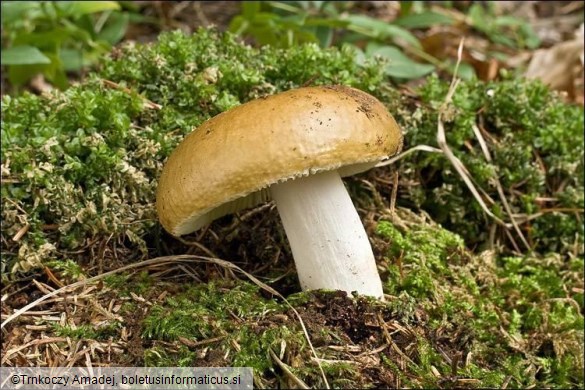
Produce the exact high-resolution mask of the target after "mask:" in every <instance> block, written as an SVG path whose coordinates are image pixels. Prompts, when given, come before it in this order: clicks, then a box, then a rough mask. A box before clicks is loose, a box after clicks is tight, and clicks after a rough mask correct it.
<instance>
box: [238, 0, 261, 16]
mask: <svg viewBox="0 0 585 390" xmlns="http://www.w3.org/2000/svg"><path fill="white" fill-rule="evenodd" d="M258 12H260V2H259V1H243V2H242V16H243V17H244V18H245V19H248V20H253V19H254V16H255V15H256V14H257V13H258Z"/></svg>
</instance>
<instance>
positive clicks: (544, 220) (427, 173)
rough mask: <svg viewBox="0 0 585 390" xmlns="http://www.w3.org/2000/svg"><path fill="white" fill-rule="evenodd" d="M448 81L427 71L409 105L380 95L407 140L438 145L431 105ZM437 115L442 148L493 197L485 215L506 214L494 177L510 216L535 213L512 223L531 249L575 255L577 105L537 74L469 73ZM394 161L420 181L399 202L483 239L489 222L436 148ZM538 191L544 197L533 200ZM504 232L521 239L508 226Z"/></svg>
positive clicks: (580, 202) (578, 225) (579, 149)
mask: <svg viewBox="0 0 585 390" xmlns="http://www.w3.org/2000/svg"><path fill="white" fill-rule="evenodd" d="M448 89H449V83H447V82H445V81H441V80H439V79H438V78H437V77H433V76H431V77H429V78H428V79H427V82H426V83H425V84H423V86H422V87H421V88H420V90H419V93H420V98H421V99H422V105H421V104H420V103H418V102H417V103H416V105H414V104H413V105H412V106H411V107H412V108H411V109H410V108H409V107H405V106H404V105H403V102H404V99H402V103H400V102H401V101H400V100H399V103H392V101H391V100H388V101H389V103H390V105H391V106H392V108H393V112H394V113H396V116H397V120H398V122H399V123H401V124H402V125H403V128H404V130H405V132H406V137H405V138H406V141H407V143H408V145H410V146H414V145H420V144H426V145H431V146H437V141H436V134H437V117H438V113H437V110H438V108H439V107H440V106H441V105H442V104H443V101H444V98H445V96H446V94H447V91H448ZM391 98H392V95H390V94H389V96H388V99H391ZM443 120H444V127H445V133H446V137H447V143H448V145H449V147H450V148H451V149H452V151H453V153H454V154H455V155H456V156H457V157H458V158H459V159H460V160H461V161H462V162H463V164H464V165H465V167H466V168H467V170H468V171H469V174H470V176H471V177H472V178H473V181H474V183H475V185H476V186H478V187H480V188H481V189H483V190H484V191H485V192H486V194H487V195H489V197H490V198H491V199H493V200H494V205H493V206H491V209H492V212H494V214H496V215H497V216H499V217H500V218H502V219H505V220H509V216H508V215H507V213H505V211H504V210H505V209H504V206H503V203H502V200H501V199H500V196H499V194H498V191H497V187H496V181H495V178H496V177H497V178H498V179H499V181H500V183H501V185H502V188H503V189H504V192H505V197H506V199H507V201H508V203H509V204H510V207H511V209H512V212H513V213H514V214H517V215H523V214H525V215H528V216H534V215H538V214H539V213H542V215H539V216H538V218H535V219H533V220H531V221H530V222H529V223H521V224H520V226H521V228H522V231H523V234H524V235H525V236H526V238H527V240H528V242H529V243H530V249H532V250H535V251H537V252H539V253H542V254H545V253H549V252H559V253H563V254H568V253H573V252H575V251H577V253H579V254H581V255H582V254H583V247H584V241H583V237H584V230H583V229H584V228H583V223H582V222H581V220H580V217H579V215H580V213H582V210H583V207H584V190H583V187H584V182H583V180H584V169H583V161H584V148H583V145H584V138H583V127H584V115H583V109H582V108H580V107H578V106H572V105H569V104H566V103H564V102H563V100H562V99H561V98H560V97H559V96H558V95H556V94H555V93H552V92H551V91H549V90H548V89H547V87H545V86H544V85H542V84H540V83H539V82H530V81H526V80H523V79H510V78H504V79H503V80H500V81H497V82H488V83H486V82H481V81H478V80H470V81H465V82H461V83H460V84H459V86H458V88H457V90H456V92H455V94H454V96H453V102H452V104H450V105H449V106H448V109H447V111H446V113H445V115H443ZM475 125H477V126H478V128H479V129H480V130H482V134H483V137H484V138H485V140H486V144H487V146H488V149H489V151H490V154H491V157H492V162H491V163H488V162H487V160H486V158H485V157H484V154H483V151H482V149H481V146H480V143H479V141H478V139H477V137H476V136H475V135H474V132H473V126H475ZM397 168H398V169H400V171H401V172H402V173H401V175H403V177H404V178H405V179H406V180H407V181H409V182H410V181H413V182H417V183H420V186H408V188H404V190H405V191H406V194H405V195H404V196H401V197H400V198H399V200H398V201H399V203H403V204H405V205H408V206H409V207H412V205H413V204H414V205H416V206H418V207H420V208H422V209H424V210H425V211H426V212H428V213H429V214H430V215H431V217H432V218H433V220H435V221H437V222H439V223H441V224H442V225H443V226H445V227H447V228H448V229H450V230H452V231H454V232H457V233H458V234H459V235H461V236H462V237H463V238H464V239H465V241H466V243H467V244H468V245H470V246H475V245H482V244H485V242H486V241H487V240H488V237H489V234H488V233H489V231H490V225H492V223H493V221H491V220H490V219H489V218H486V216H485V212H484V211H483V210H482V209H481V207H479V205H478V204H477V202H476V201H474V200H473V199H472V195H471V193H470V192H469V190H468V189H467V187H466V185H465V183H464V182H463V181H462V180H461V178H460V176H459V174H457V172H456V171H455V170H454V168H453V167H452V164H451V163H450V162H449V161H448V160H447V159H446V158H445V157H444V156H443V155H442V154H425V153H420V154H417V155H414V156H412V157H409V158H407V159H405V160H404V161H402V162H401V163H399V167H397ZM545 198H547V199H549V201H547V202H545V203H543V202H542V200H540V201H539V200H538V199H545ZM557 210H558V211H557ZM561 210H567V211H561ZM568 210H572V211H568ZM579 210H581V211H579ZM517 218H518V217H517ZM496 233H497V234H496V238H497V239H499V240H500V241H501V242H502V243H504V245H505V246H506V247H507V248H510V249H513V248H514V244H513V243H512V242H511V241H510V240H509V238H508V236H507V235H506V234H505V233H504V232H502V231H501V230H500V229H497V230H496ZM513 237H515V241H516V243H517V245H521V241H520V239H519V238H518V237H517V235H516V234H515V233H514V234H513ZM522 249H524V248H522Z"/></svg>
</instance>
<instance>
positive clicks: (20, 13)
mask: <svg viewBox="0 0 585 390" xmlns="http://www.w3.org/2000/svg"><path fill="white" fill-rule="evenodd" d="M31 10H36V11H37V12H38V11H39V4H38V2H36V1H3V2H2V26H3V27H4V24H5V23H13V22H16V21H20V20H21V19H23V18H24V15H25V14H26V13H27V12H28V11H31Z"/></svg>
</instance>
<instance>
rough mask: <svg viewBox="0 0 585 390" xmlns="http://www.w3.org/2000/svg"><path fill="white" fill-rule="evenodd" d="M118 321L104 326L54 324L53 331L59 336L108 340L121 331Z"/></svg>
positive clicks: (75, 338)
mask: <svg viewBox="0 0 585 390" xmlns="http://www.w3.org/2000/svg"><path fill="white" fill-rule="evenodd" d="M119 325H120V324H119V323H118V322H110V323H107V324H106V325H104V326H100V327H97V328H96V327H94V326H91V325H85V324H83V325H79V326H75V327H72V326H61V325H59V324H55V325H53V332H54V333H55V335H56V336H59V337H70V338H72V339H74V340H81V339H94V340H108V339H109V338H110V337H113V336H116V335H117V333H118V331H119Z"/></svg>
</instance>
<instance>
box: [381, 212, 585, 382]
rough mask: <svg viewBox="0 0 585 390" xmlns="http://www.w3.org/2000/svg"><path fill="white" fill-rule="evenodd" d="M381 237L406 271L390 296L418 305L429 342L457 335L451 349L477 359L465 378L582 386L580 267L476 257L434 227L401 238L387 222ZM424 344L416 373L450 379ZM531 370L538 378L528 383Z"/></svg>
mask: <svg viewBox="0 0 585 390" xmlns="http://www.w3.org/2000/svg"><path fill="white" fill-rule="evenodd" d="M377 233H378V234H379V235H380V236H382V237H384V238H385V239H386V240H388V242H389V244H390V246H389V247H390V249H389V251H388V257H389V258H390V259H391V260H392V261H391V263H396V261H397V259H400V262H401V268H402V271H401V272H390V273H389V274H388V279H387V280H386V281H385V283H384V286H385V289H386V290H387V291H388V292H390V293H391V294H393V295H394V294H398V293H399V294H401V295H400V298H401V300H404V296H405V295H407V296H413V297H417V298H419V302H421V305H422V306H423V307H424V308H425V310H426V312H427V313H428V315H429V325H430V328H431V334H445V333H446V334H447V335H456V336H444V337H455V338H454V339H451V340H450V343H454V345H455V346H457V345H459V346H458V351H459V352H462V353H464V354H467V353H471V356H473V360H472V362H471V363H472V365H471V366H469V367H466V368H463V372H464V373H466V375H469V376H470V378H474V379H478V380H480V381H481V383H482V387H485V386H487V387H491V386H496V385H497V386H500V385H501V380H503V379H502V378H505V377H508V376H511V378H513V380H514V381H515V383H517V385H518V386H520V387H525V386H537V387H540V386H545V385H550V384H553V383H554V384H555V385H557V386H560V387H562V386H569V387H572V386H578V385H579V384H581V385H582V383H583V374H582V368H583V359H582V355H583V354H582V351H583V347H584V340H583V328H584V325H585V324H584V320H583V314H582V313H583V300H582V293H581V292H580V290H579V287H577V286H582V285H583V272H582V269H581V270H580V271H578V272H576V270H577V268H578V266H580V265H582V264H583V260H582V259H578V258H576V259H573V260H572V261H569V262H567V261H564V260H563V258H562V257H561V256H558V255H556V256H554V255H552V256H548V257H538V256H534V255H532V256H525V257H505V256H504V257H501V258H496V257H494V254H493V253H490V252H484V253H483V255H482V256H470V255H469V254H468V253H467V252H465V251H462V250H461V239H460V238H459V237H458V236H456V235H454V234H453V233H450V232H448V231H446V230H444V229H442V228H440V227H439V226H434V225H433V226H429V225H428V224H419V225H416V224H415V225H413V224H409V229H407V230H406V231H402V230H401V229H399V228H397V227H395V226H393V225H392V224H390V223H389V222H386V221H381V222H380V223H379V224H378V228H377ZM389 267H390V269H391V270H392V269H396V268H398V265H396V264H392V265H390V266H389ZM433 339H434V340H435V342H437V343H439V345H440V344H441V343H442V341H441V338H440V337H439V338H438V339H437V337H436V336H433V337H431V340H433ZM421 342H422V344H421V345H419V356H420V365H418V366H417V367H415V369H417V370H419V371H417V372H419V373H420V374H421V375H422V373H424V372H426V371H427V370H428V368H429V367H430V365H433V366H434V367H435V368H437V369H438V370H439V371H440V372H441V373H442V374H446V372H444V370H448V369H449V367H447V366H444V367H443V369H441V368H440V367H441V364H442V363H441V358H440V356H439V355H437V353H436V350H435V349H434V348H432V346H431V345H429V344H425V343H427V339H421ZM445 342H446V341H445ZM452 347H453V345H452ZM530 367H533V368H534V372H535V373H536V372H538V373H539V374H538V375H535V376H534V377H533V378H531V377H529V376H527V375H526V374H525V373H524V370H528V369H530ZM420 370H422V371H420ZM423 377H424V376H423ZM425 378H427V377H425ZM427 379H428V380H431V379H432V378H431V377H428V378H427ZM428 385H432V384H431V382H429V383H428ZM434 385H435V386H438V384H434Z"/></svg>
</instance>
